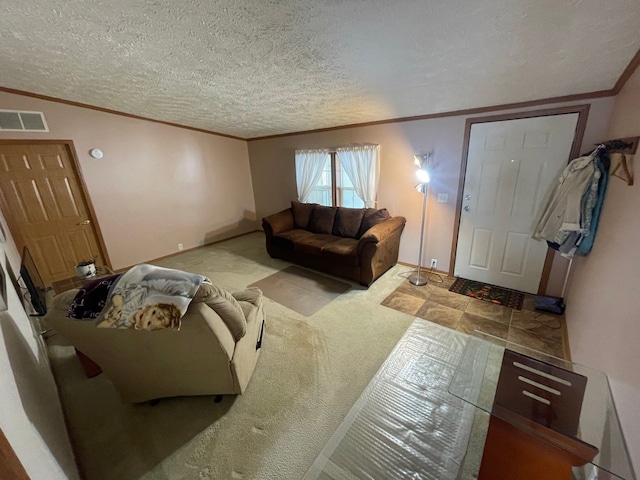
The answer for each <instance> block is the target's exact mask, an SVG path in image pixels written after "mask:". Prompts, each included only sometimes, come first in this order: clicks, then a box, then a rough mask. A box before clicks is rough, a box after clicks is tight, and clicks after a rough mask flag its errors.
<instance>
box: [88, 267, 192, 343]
mask: <svg viewBox="0 0 640 480" xmlns="http://www.w3.org/2000/svg"><path fill="white" fill-rule="evenodd" d="M204 278H205V277H203V276H202V275H197V274H194V273H188V272H183V271H181V270H172V269H169V268H162V267H156V266H154V265H147V264H144V263H143V264H140V265H136V266H135V267H132V268H130V269H129V270H128V271H127V272H126V273H124V274H122V275H121V276H120V277H119V278H118V279H117V280H116V282H115V284H114V285H113V286H112V288H111V291H110V292H109V296H108V298H107V301H106V307H105V309H106V311H105V313H104V314H103V315H101V320H100V322H99V323H98V327H101V328H109V327H111V328H135V329H138V330H157V329H161V328H169V329H174V330H179V329H180V319H181V318H182V316H183V315H184V314H185V313H186V311H187V307H188V306H189V303H190V302H191V300H192V298H193V296H194V295H195V293H196V292H197V290H198V287H199V286H200V284H201V283H202V282H203V280H204Z"/></svg>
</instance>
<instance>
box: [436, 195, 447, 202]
mask: <svg viewBox="0 0 640 480" xmlns="http://www.w3.org/2000/svg"><path fill="white" fill-rule="evenodd" d="M448 201H449V195H447V194H446V193H439V194H438V203H447V202H448Z"/></svg>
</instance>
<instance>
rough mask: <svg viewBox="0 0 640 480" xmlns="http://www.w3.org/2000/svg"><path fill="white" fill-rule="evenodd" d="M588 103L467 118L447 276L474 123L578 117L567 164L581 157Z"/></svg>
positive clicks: (547, 266)
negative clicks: (572, 115)
mask: <svg viewBox="0 0 640 480" xmlns="http://www.w3.org/2000/svg"><path fill="white" fill-rule="evenodd" d="M590 107H591V105H590V104H584V105H571V106H567V107H557V108H547V109H542V110H530V111H526V112H516V113H504V114H501V115H492V116H487V117H471V118H467V121H466V123H465V127H464V142H463V144H462V162H461V164H460V175H459V178H458V198H457V200H456V212H455V218H454V223H453V239H452V243H451V258H450V260H449V272H448V274H449V276H453V273H454V268H455V263H456V253H457V252H456V250H457V249H458V235H459V234H460V215H461V214H462V201H463V197H464V182H465V179H466V175H467V161H468V158H469V141H470V139H471V127H472V126H473V125H474V124H476V123H488V122H501V121H505V120H520V119H523V118H535V117H549V116H552V115H565V114H570V113H577V114H578V121H577V123H576V131H575V134H574V136H573V143H572V144H571V151H570V152H569V158H568V159H567V163H568V162H570V161H571V160H572V159H574V158H576V157H578V156H579V155H580V146H581V144H582V139H583V137H584V131H585V128H586V126H587V119H588V117H589V109H590ZM553 257H554V251H553V250H552V249H550V248H548V249H547V256H546V258H545V261H544V267H543V270H542V276H541V277H540V284H539V285H538V295H540V294H542V293H543V292H544V291H545V290H546V288H547V283H548V282H549V275H550V274H551V265H552V264H553Z"/></svg>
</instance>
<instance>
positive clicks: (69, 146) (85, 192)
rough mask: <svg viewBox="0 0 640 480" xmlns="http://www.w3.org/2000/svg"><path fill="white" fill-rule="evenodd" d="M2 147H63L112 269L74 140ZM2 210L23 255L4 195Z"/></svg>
mask: <svg viewBox="0 0 640 480" xmlns="http://www.w3.org/2000/svg"><path fill="white" fill-rule="evenodd" d="M0 145H63V146H64V147H65V148H66V150H67V153H68V154H69V158H70V159H71V168H72V171H73V174H74V176H75V179H76V181H77V182H78V187H79V188H80V194H81V195H82V200H83V201H84V203H85V205H86V206H87V215H88V216H89V219H90V220H91V224H92V225H93V228H94V232H95V234H96V240H97V242H98V250H99V252H98V253H99V254H100V256H101V257H102V260H103V261H104V264H105V266H107V267H109V268H110V269H111V268H112V266H111V259H110V258H109V254H108V253H107V246H106V244H105V243H104V238H103V237H102V230H101V229H100V224H99V223H98V220H97V215H96V211H95V209H94V208H93V203H92V202H91V197H90V196H89V189H88V188H87V184H86V183H85V181H84V177H83V175H82V169H81V168H80V162H79V161H78V155H77V153H76V148H75V145H74V144H73V140H24V139H22V140H9V139H2V140H0ZM0 208H2V212H3V214H4V217H5V220H6V221H7V226H8V227H9V231H10V232H11V236H12V237H13V239H14V241H15V242H16V246H17V247H18V250H19V253H20V255H22V247H24V245H25V243H24V240H23V239H22V237H21V236H20V235H19V233H18V228H17V226H16V225H15V223H14V220H13V218H12V216H11V214H10V212H9V208H8V206H7V204H6V203H5V201H4V198H3V196H2V195H0Z"/></svg>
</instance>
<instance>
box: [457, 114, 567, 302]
mask: <svg viewBox="0 0 640 480" xmlns="http://www.w3.org/2000/svg"><path fill="white" fill-rule="evenodd" d="M577 122H578V114H577V113H567V114H563V115H549V116H541V117H532V118H520V119H515V120H505V121H496V122H486V123H476V124H473V125H472V127H471V135H470V138H469V149H468V157H467V168H466V172H465V180H464V189H463V202H462V211H461V212H460V228H459V231H458V244H457V250H456V261H455V268H454V275H455V276H459V277H463V278H467V279H470V280H476V281H480V282H484V283H489V284H492V285H499V286H501V287H506V288H510V289H514V290H520V291H523V292H529V293H536V292H537V291H538V286H539V284H540V278H541V275H542V270H543V267H544V263H545V258H546V255H547V244H546V243H545V242H541V241H538V240H533V239H532V238H531V225H532V223H533V220H534V217H535V215H536V212H537V209H538V206H539V204H540V202H541V201H542V200H543V199H544V196H545V194H546V192H547V190H548V189H549V187H550V186H551V184H552V182H554V181H555V179H556V178H557V176H558V174H559V173H560V171H561V170H562V168H564V166H566V164H567V161H568V160H569V157H570V152H571V147H572V144H573V140H574V136H575V132H576V125H577Z"/></svg>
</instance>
